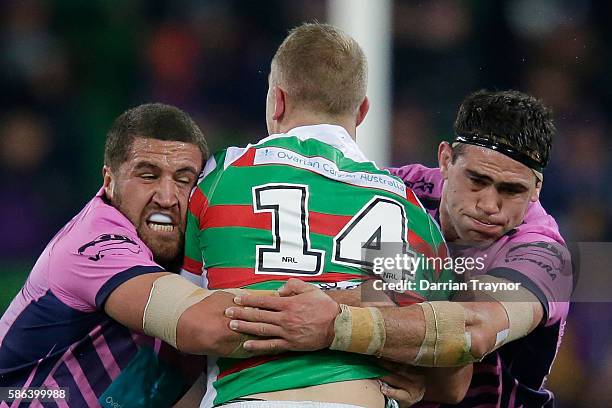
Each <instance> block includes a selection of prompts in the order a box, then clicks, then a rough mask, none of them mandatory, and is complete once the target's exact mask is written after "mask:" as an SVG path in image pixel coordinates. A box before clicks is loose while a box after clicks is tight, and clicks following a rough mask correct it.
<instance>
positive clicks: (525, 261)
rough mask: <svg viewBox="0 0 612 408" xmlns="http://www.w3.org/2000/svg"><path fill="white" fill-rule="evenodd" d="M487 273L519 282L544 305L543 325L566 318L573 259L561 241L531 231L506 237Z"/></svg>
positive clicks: (570, 289)
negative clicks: (517, 236)
mask: <svg viewBox="0 0 612 408" xmlns="http://www.w3.org/2000/svg"><path fill="white" fill-rule="evenodd" d="M487 274H488V275H492V276H495V277H499V278H504V279H507V280H509V281H511V282H515V283H520V284H521V287H523V288H525V289H527V290H529V291H530V292H531V293H533V294H534V295H535V296H536V297H537V298H538V300H540V302H541V303H542V307H543V308H544V314H545V316H544V321H545V325H546V326H550V325H552V324H555V323H557V322H558V321H559V320H561V319H563V318H565V315H566V314H567V310H568V304H569V299H570V296H571V291H572V282H573V280H572V262H571V257H570V253H569V250H568V249H567V247H566V246H565V245H564V244H561V243H559V242H557V241H555V240H554V239H552V238H550V237H547V236H545V235H541V234H537V233H531V234H525V235H522V236H520V237H519V238H517V239H510V240H508V241H507V242H506V243H505V244H504V246H503V247H502V248H501V250H500V251H499V252H498V253H497V254H496V256H495V259H494V260H493V261H492V263H491V266H490V268H489V271H488V272H487Z"/></svg>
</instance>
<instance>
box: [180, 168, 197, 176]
mask: <svg viewBox="0 0 612 408" xmlns="http://www.w3.org/2000/svg"><path fill="white" fill-rule="evenodd" d="M175 173H192V174H193V175H194V176H198V175H199V174H200V173H199V172H198V171H197V170H196V169H195V168H194V167H191V166H187V167H183V168H180V169H178V170H177V171H175Z"/></svg>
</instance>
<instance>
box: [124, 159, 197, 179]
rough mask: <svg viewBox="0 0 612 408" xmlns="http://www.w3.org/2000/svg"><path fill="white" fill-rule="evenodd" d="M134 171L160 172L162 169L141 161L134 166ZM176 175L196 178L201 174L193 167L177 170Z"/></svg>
mask: <svg viewBox="0 0 612 408" xmlns="http://www.w3.org/2000/svg"><path fill="white" fill-rule="evenodd" d="M134 170H160V167H159V166H158V165H156V164H154V163H151V162H148V161H141V162H138V163H137V164H136V166H134ZM175 173H192V174H193V175H194V176H198V175H199V172H198V171H197V170H196V168H195V167H193V166H185V167H181V168H180V169H178V170H176V171H175Z"/></svg>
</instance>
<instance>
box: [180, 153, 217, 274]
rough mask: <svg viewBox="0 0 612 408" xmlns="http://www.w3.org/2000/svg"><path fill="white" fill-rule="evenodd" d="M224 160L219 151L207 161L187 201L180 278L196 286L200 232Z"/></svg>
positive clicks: (199, 270)
mask: <svg viewBox="0 0 612 408" xmlns="http://www.w3.org/2000/svg"><path fill="white" fill-rule="evenodd" d="M224 158H225V151H221V152H218V153H217V154H215V155H213V156H212V157H211V158H210V159H208V161H207V162H206V165H205V166H204V169H203V170H202V174H201V175H200V178H199V180H198V184H197V186H196V187H195V188H194V190H193V192H192V194H191V198H190V199H189V209H188V211H187V227H186V230H185V256H184V258H183V265H182V268H181V276H183V277H184V278H186V279H188V280H190V281H191V282H193V283H196V284H198V285H201V284H202V281H201V276H202V272H203V270H204V269H203V268H204V257H203V255H202V249H201V245H200V231H201V230H202V229H204V228H205V227H206V225H205V214H206V210H207V209H208V205H209V202H210V199H209V197H210V195H211V194H212V191H213V190H214V186H215V184H216V183H215V180H218V177H220V175H221V173H222V171H223V165H224Z"/></svg>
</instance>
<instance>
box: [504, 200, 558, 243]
mask: <svg viewBox="0 0 612 408" xmlns="http://www.w3.org/2000/svg"><path fill="white" fill-rule="evenodd" d="M511 240H512V241H523V240H539V241H551V242H552V241H555V242H558V243H560V244H565V240H564V239H563V236H562V235H561V232H560V231H559V226H558V225H557V222H556V221H555V218H554V217H553V216H552V215H550V214H548V213H547V212H546V210H545V209H544V207H542V204H541V203H540V201H536V202H532V203H530V204H529V207H528V208H527V212H526V213H525V218H524V220H523V222H522V224H521V225H519V226H518V227H517V228H516V229H515V231H513V233H512V234H511Z"/></svg>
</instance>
